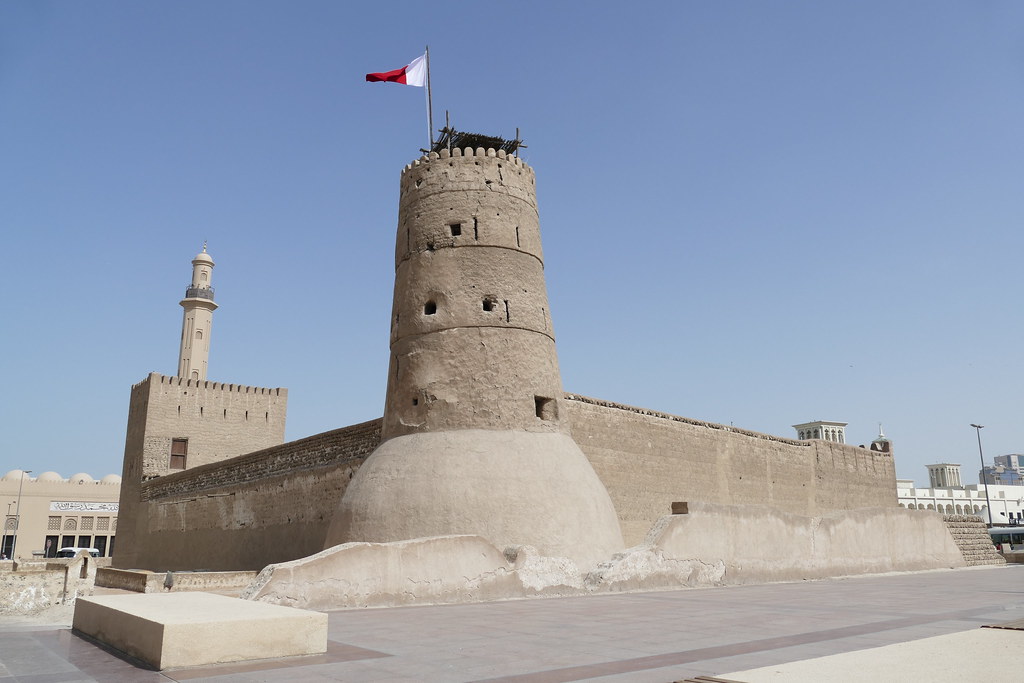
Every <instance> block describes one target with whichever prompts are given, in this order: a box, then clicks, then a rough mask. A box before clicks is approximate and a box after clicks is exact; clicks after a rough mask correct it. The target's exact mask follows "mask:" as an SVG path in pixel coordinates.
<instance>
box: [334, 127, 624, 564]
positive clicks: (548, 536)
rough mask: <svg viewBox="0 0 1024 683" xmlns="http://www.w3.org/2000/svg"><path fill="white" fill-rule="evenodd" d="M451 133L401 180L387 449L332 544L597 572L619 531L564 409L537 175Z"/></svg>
mask: <svg viewBox="0 0 1024 683" xmlns="http://www.w3.org/2000/svg"><path fill="white" fill-rule="evenodd" d="M445 131H446V132H445V135H446V137H445V138H442V141H441V142H439V143H438V144H437V145H436V146H435V150H436V151H433V152H431V153H429V155H427V156H425V157H422V158H421V159H419V160H417V161H415V162H414V163H413V164H411V165H409V166H406V168H405V170H404V171H403V173H402V178H401V189H400V203H399V218H398V234H397V239H396V245H395V247H396V248H395V289H394V299H393V305H392V314H391V362H390V369H389V372H388V388H387V398H386V403H385V408H384V422H383V427H382V437H381V445H380V446H379V447H378V448H377V450H375V451H374V452H373V454H372V455H370V457H369V458H368V459H367V460H366V462H365V463H364V464H363V465H362V466H361V467H360V468H359V470H358V472H357V473H356V475H355V477H354V479H353V480H352V482H351V483H350V484H349V485H348V487H347V489H346V491H345V494H344V496H343V497H342V500H341V502H340V505H339V508H338V511H337V513H336V515H335V519H334V522H333V524H332V528H331V531H330V533H329V535H328V543H327V545H328V547H329V546H332V545H336V544H339V543H345V542H350V541H371V542H389V541H398V540H405V539H411V538H421V537H428V536H442V535H449V534H477V535H480V536H483V537H485V538H487V539H488V540H490V541H491V542H492V543H494V544H495V545H496V546H497V547H498V548H502V549H503V548H506V547H508V546H513V545H532V546H534V547H536V548H537V549H538V550H540V551H541V553H543V554H545V555H551V556H562V557H569V558H571V559H573V560H575V561H576V562H577V563H578V564H579V565H580V566H581V567H583V566H591V565H593V564H595V563H597V562H599V561H601V560H604V559H607V558H609V557H611V555H612V554H613V553H614V552H617V551H619V550H621V549H622V547H623V541H622V534H621V531H620V529H619V524H618V518H617V516H616V514H615V510H614V507H613V506H612V503H611V499H610V498H609V496H608V493H607V491H606V490H605V488H604V485H603V484H602V483H601V481H600V480H599V479H598V477H597V475H596V474H595V473H594V470H593V469H592V468H591V466H590V463H589V461H588V460H587V459H586V456H584V454H583V452H582V451H581V450H580V448H579V446H577V444H576V443H575V442H574V441H573V440H572V437H571V436H570V432H569V425H568V423H567V419H566V416H567V412H568V411H567V410H565V409H564V406H563V405H562V403H563V393H562V382H561V376H560V374H559V370H558V358H557V354H556V352H555V336H554V331H553V329H552V324H551V314H550V307H549V305H548V300H547V289H546V285H545V279H544V259H543V254H542V251H541V240H540V225H539V219H538V213H537V200H536V192H535V177H534V172H533V169H531V168H530V167H529V166H527V165H526V164H525V163H523V162H522V161H521V160H520V159H519V158H518V157H516V156H513V155H512V154H510V153H509V152H511V151H514V150H515V148H516V146H517V145H518V141H514V142H508V141H504V140H501V139H500V138H486V137H484V136H476V135H471V134H463V133H455V131H451V130H449V129H445ZM455 136H459V138H458V139H459V144H457V145H453V146H454V149H449V148H448V147H447V145H448V140H450V139H452V138H454V137H455ZM485 144H486V145H487V147H489V148H485V146H484V145H485ZM463 146H464V147H465V149H460V147H463ZM496 150H497V151H496Z"/></svg>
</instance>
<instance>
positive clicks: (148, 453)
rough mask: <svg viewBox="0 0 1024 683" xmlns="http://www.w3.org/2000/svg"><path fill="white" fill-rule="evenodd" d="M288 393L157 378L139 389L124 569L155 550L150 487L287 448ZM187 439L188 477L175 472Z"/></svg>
mask: <svg viewBox="0 0 1024 683" xmlns="http://www.w3.org/2000/svg"><path fill="white" fill-rule="evenodd" d="M287 404H288V390H287V389H267V388H263V387H251V386H245V385H241V384H225V383H221V382H210V381H207V380H190V379H184V378H181V377H167V376H164V375H161V374H158V373H155V372H153V373H150V374H149V375H148V376H147V377H146V379H144V380H142V381H141V382H139V383H138V384H136V385H135V386H133V387H132V392H131V398H130V399H129V405H128V429H127V434H126V436H125V450H124V469H123V472H122V477H121V480H122V482H121V483H122V486H121V498H120V504H119V510H118V512H119V515H120V518H121V519H122V520H127V521H122V522H121V524H120V527H119V529H118V536H117V543H118V545H117V552H116V553H115V558H116V559H115V560H114V563H115V565H116V566H118V567H135V566H138V565H140V564H142V563H144V562H146V559H145V558H142V557H140V556H139V554H138V553H139V552H140V551H141V550H143V549H145V548H146V546H148V545H149V541H148V540H146V539H143V536H144V535H145V534H146V533H147V531H146V530H145V529H140V528H139V526H140V525H145V524H146V520H145V518H144V516H143V515H142V514H140V513H141V512H142V511H141V510H138V509H137V506H138V505H139V502H140V500H141V491H140V487H141V485H142V483H143V482H145V481H148V480H151V479H154V478H155V477H162V476H165V475H170V474H171V473H172V472H173V473H178V474H180V473H188V472H193V471H195V470H196V469H197V468H200V467H202V466H203V465H206V464H211V463H217V462H221V461H224V460H227V459H229V458H233V457H235V456H238V455H242V454H244V453H251V452H253V451H258V450H260V449H263V448H267V447H269V446H274V445H277V444H280V443H281V442H282V441H284V424H285V417H286V412H287ZM174 439H188V452H187V455H186V468H187V469H185V470H180V471H179V470H172V469H171V468H170V464H171V463H170V454H171V443H172V441H173V440H174Z"/></svg>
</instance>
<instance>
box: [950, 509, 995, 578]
mask: <svg viewBox="0 0 1024 683" xmlns="http://www.w3.org/2000/svg"><path fill="white" fill-rule="evenodd" d="M942 521H943V522H945V523H946V528H947V529H949V533H950V534H952V536H953V541H955V542H956V545H957V547H958V548H960V554H961V555H963V556H964V560H965V561H966V562H967V566H968V567H977V566H980V565H985V564H1006V560H1005V559H1003V556H1002V555H1000V554H999V551H997V550H996V547H995V546H994V545H992V538H991V537H990V536H989V535H988V528H987V527H986V526H985V522H983V521H982V520H981V518H980V517H975V516H974V515H943V516H942Z"/></svg>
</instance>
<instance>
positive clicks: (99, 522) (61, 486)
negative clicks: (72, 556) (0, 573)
mask: <svg viewBox="0 0 1024 683" xmlns="http://www.w3.org/2000/svg"><path fill="white" fill-rule="evenodd" d="M120 495H121V477H119V476H118V475H116V474H108V475H107V476H105V477H103V478H102V479H93V478H92V477H91V476H89V475H88V474H85V473H81V472H80V473H78V474H74V475H72V476H70V477H67V478H64V477H62V476H61V475H59V474H57V473H56V472H43V473H42V474H40V475H39V476H32V474H31V473H28V472H22V471H21V470H11V471H10V472H8V473H7V474H5V475H4V476H3V478H2V479H0V514H3V515H4V518H3V519H4V525H3V538H2V540H0V552H2V554H3V556H4V557H5V558H20V559H27V558H30V557H33V556H36V557H42V556H45V557H54V556H56V554H57V551H58V550H59V549H61V548H63V547H79V548H96V549H97V550H99V551H100V556H101V557H110V556H111V555H112V554H113V552H114V536H115V535H116V533H117V508H118V498H119V497H120ZM19 519H20V520H21V522H20V524H19V523H18V520H19Z"/></svg>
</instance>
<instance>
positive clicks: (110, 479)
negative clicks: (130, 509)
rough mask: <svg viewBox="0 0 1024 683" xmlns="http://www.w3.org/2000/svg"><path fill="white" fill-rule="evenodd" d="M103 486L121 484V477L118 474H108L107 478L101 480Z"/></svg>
mask: <svg viewBox="0 0 1024 683" xmlns="http://www.w3.org/2000/svg"><path fill="white" fill-rule="evenodd" d="M100 483H101V484H120V483H121V477H119V476H118V475H116V474H108V475H107V476H105V477H103V478H102V479H100Z"/></svg>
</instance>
